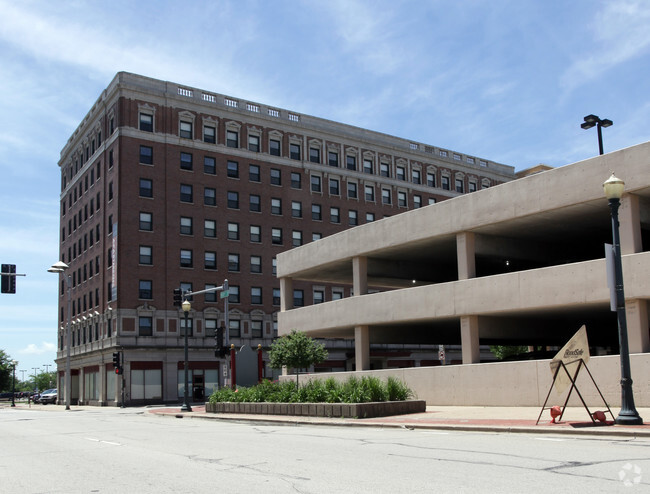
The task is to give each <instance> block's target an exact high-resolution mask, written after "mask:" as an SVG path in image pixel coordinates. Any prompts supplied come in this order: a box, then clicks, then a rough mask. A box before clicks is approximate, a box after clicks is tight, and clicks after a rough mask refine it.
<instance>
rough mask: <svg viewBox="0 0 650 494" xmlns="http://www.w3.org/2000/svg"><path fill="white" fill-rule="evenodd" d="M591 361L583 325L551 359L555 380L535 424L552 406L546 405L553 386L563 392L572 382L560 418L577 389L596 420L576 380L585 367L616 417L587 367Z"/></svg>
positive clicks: (586, 407) (586, 408) (591, 416)
mask: <svg viewBox="0 0 650 494" xmlns="http://www.w3.org/2000/svg"><path fill="white" fill-rule="evenodd" d="M588 361H589V343H588V341H587V328H586V327H585V326H584V325H583V326H582V327H581V328H580V329H579V330H578V332H577V333H576V334H575V335H573V338H571V339H570V340H569V341H568V342H567V344H566V345H564V347H563V348H562V349H561V350H560V351H559V352H558V353H557V354H556V355H555V357H553V359H552V360H551V364H550V366H551V372H552V374H553V382H552V383H551V387H550V388H549V390H548V394H547V395H546V399H545V400H544V405H542V409H541V410H540V412H539V416H538V417H537V422H536V423H535V425H537V424H539V421H540V419H541V418H542V414H543V413H544V410H547V409H548V408H551V407H548V408H547V407H546V405H547V403H548V399H549V397H550V396H551V391H553V388H554V387H555V389H556V391H557V392H558V393H559V394H561V393H563V392H564V391H565V390H566V388H567V387H568V386H569V384H570V388H569V392H568V394H567V396H566V399H565V400H564V404H563V405H562V408H561V411H560V416H559V420H562V416H563V415H564V410H565V409H566V406H567V403H569V398H571V393H573V390H574V389H575V391H576V393H578V397H579V398H580V401H581V402H582V405H583V406H584V407H585V410H587V413H588V414H589V418H590V419H591V421H592V422H594V423H595V422H596V419H595V418H594V416H593V414H592V413H591V412H590V411H589V407H588V406H587V403H585V400H584V398H583V397H582V394H580V390H579V389H578V385H577V384H576V380H577V379H578V374H579V373H580V370H581V369H582V368H583V367H584V368H585V370H586V371H587V373H588V374H589V378H590V379H591V382H592V383H594V386H595V387H596V390H597V391H598V394H599V395H600V398H601V399H602V400H603V403H604V405H605V407H607V412H609V414H610V415H611V416H612V419H614V414H613V413H612V411H611V410H610V408H609V405H608V404H607V402H606V401H605V397H604V396H603V394H602V393H601V392H600V389H599V388H598V385H597V384H596V381H595V380H594V376H592V374H591V372H590V371H589V367H587V362H588Z"/></svg>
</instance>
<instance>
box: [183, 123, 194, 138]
mask: <svg viewBox="0 0 650 494" xmlns="http://www.w3.org/2000/svg"><path fill="white" fill-rule="evenodd" d="M181 137H182V138H183V139H192V122H185V121H183V120H181Z"/></svg>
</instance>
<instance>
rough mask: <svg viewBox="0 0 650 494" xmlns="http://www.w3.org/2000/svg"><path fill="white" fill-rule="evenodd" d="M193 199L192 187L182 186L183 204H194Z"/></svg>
mask: <svg viewBox="0 0 650 494" xmlns="http://www.w3.org/2000/svg"><path fill="white" fill-rule="evenodd" d="M193 199H194V198H193V193H192V186H191V185H188V184H181V202H192V201H193Z"/></svg>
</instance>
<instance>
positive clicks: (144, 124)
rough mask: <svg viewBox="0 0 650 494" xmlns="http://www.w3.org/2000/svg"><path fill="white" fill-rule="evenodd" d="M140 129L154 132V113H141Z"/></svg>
mask: <svg viewBox="0 0 650 494" xmlns="http://www.w3.org/2000/svg"><path fill="white" fill-rule="evenodd" d="M140 130H143V131H145V132H153V115H151V114H149V113H140Z"/></svg>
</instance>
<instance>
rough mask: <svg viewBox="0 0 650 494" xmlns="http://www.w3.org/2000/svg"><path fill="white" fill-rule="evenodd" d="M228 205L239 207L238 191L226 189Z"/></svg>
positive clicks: (231, 207) (233, 207) (234, 207)
mask: <svg viewBox="0 0 650 494" xmlns="http://www.w3.org/2000/svg"><path fill="white" fill-rule="evenodd" d="M228 207H229V208H230V209H239V192H233V191H228Z"/></svg>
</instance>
